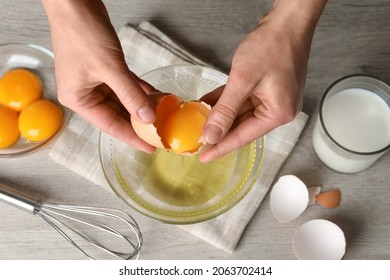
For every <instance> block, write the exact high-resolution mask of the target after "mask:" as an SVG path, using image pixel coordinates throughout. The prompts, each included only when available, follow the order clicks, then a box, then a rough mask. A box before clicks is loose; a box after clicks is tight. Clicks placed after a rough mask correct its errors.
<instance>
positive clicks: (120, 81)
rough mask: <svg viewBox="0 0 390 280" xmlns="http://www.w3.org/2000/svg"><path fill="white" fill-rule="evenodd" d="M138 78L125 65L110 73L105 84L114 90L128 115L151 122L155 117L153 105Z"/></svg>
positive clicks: (141, 120) (144, 121)
mask: <svg viewBox="0 0 390 280" xmlns="http://www.w3.org/2000/svg"><path fill="white" fill-rule="evenodd" d="M112 72H114V71H112ZM138 80H139V79H138V78H137V76H136V75H135V74H133V73H132V72H131V71H130V70H128V68H127V67H126V68H125V69H123V70H122V71H116V72H115V73H112V74H111V77H109V79H107V85H108V86H109V87H110V88H111V89H112V90H113V91H114V92H115V94H116V95H117V96H118V98H119V100H120V102H121V103H122V104H123V106H124V107H125V108H126V110H127V111H128V112H129V113H130V115H133V116H135V117H136V118H137V119H138V120H139V121H140V122H143V123H151V122H153V121H154V120H155V118H156V110H155V105H154V103H153V102H152V101H151V100H150V99H149V98H148V95H147V93H146V92H145V90H144V89H143V87H142V86H141V85H140V84H139V83H138Z"/></svg>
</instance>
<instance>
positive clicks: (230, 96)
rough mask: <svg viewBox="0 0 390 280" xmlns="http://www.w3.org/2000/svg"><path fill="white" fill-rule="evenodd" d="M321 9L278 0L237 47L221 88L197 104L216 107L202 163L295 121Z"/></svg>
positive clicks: (306, 0)
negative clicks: (201, 103) (224, 84)
mask: <svg viewBox="0 0 390 280" xmlns="http://www.w3.org/2000/svg"><path fill="white" fill-rule="evenodd" d="M313 2H314V4H313ZM320 3H322V4H320ZM325 4H326V1H325V0H321V1H312V0H299V1H290V0H279V1H277V2H275V4H274V7H273V9H272V10H271V12H270V13H269V14H268V15H266V16H265V17H264V18H262V19H261V21H260V23H259V25H258V26H257V27H256V28H255V29H254V30H253V31H252V32H251V33H249V34H248V35H247V36H246V38H245V39H244V40H243V42H242V43H241V44H240V45H239V46H238V48H237V50H236V52H235V54H234V56H233V61H232V67H231V71H230V73H229V78H228V82H227V84H226V86H223V87H220V88H218V89H216V90H214V91H213V92H211V93H209V94H207V95H205V96H204V97H203V98H202V100H203V101H205V102H207V103H210V104H212V105H215V106H214V107H213V109H212V110H211V113H210V115H209V117H208V119H207V120H206V124H205V127H204V132H203V140H204V141H205V142H206V143H207V144H210V145H211V147H210V148H209V149H205V151H204V152H202V153H201V155H200V159H201V161H203V162H209V161H212V160H214V159H216V158H218V157H221V156H223V155H225V154H227V153H229V152H231V151H233V150H235V149H238V148H240V147H242V146H245V145H247V144H249V143H251V142H252V141H254V140H256V139H258V138H259V137H261V136H263V135H265V134H266V133H268V132H270V131H271V130H273V129H274V128H276V127H278V126H280V125H282V124H285V123H288V122H290V121H291V120H293V119H294V117H295V116H296V114H297V113H298V112H299V111H300V110H301V108H302V99H303V98H302V97H303V91H304V85H305V78H306V72H307V64H308V59H309V55H310V46H311V41H312V36H313V34H314V30H315V26H316V24H317V21H318V19H319V17H320V15H321V13H322V10H323V8H324V6H325ZM316 5H318V6H316Z"/></svg>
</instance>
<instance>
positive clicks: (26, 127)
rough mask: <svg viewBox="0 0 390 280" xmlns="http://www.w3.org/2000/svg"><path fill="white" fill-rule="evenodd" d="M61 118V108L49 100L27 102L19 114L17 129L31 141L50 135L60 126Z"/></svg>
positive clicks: (45, 138) (37, 140)
mask: <svg viewBox="0 0 390 280" xmlns="http://www.w3.org/2000/svg"><path fill="white" fill-rule="evenodd" d="M62 118H63V112H62V110H61V108H60V107H59V106H57V105H55V104H54V103H52V102H51V101H49V100H46V99H40V100H38V101H35V102H33V103H31V104H29V105H28V106H27V107H26V108H24V109H23V111H22V112H21V113H20V116H19V130H20V133H21V134H22V135H23V137H24V138H26V139H27V140H30V141H32V142H39V141H44V140H47V139H49V138H50V137H52V136H53V135H54V134H55V133H56V132H57V131H58V129H59V128H60V126H61V123H62Z"/></svg>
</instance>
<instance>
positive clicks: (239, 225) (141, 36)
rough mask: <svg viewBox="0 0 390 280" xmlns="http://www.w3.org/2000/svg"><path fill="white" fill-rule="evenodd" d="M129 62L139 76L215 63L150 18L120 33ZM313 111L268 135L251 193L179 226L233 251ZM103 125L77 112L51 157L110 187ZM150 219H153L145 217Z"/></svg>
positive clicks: (53, 149) (123, 29)
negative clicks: (221, 210)
mask: <svg viewBox="0 0 390 280" xmlns="http://www.w3.org/2000/svg"><path fill="white" fill-rule="evenodd" d="M119 39H120V41H121V44H122V47H123V51H124V54H125V58H126V63H127V64H128V66H129V68H130V69H131V70H132V71H133V72H134V73H135V74H137V75H141V74H144V73H146V72H149V71H151V70H153V69H156V68H159V67H163V66H168V65H174V64H181V65H182V64H197V65H203V66H208V67H212V66H211V65H209V64H207V63H205V62H203V61H201V60H200V59H199V58H197V57H195V56H194V55H192V54H191V53H189V52H188V51H187V50H185V49H184V48H183V47H181V46H180V45H179V44H177V43H176V42H174V41H172V40H171V39H170V38H169V37H167V36H166V35H165V34H164V33H162V32H161V31H160V30H158V29H157V28H156V27H154V26H153V25H152V24H150V23H149V22H142V23H140V24H139V25H138V26H136V27H133V26H125V27H123V28H122V29H121V30H120V32H119ZM307 119H308V116H307V115H306V114H305V113H303V112H301V113H299V114H298V115H297V117H296V118H295V119H294V120H293V121H292V122H290V123H289V124H286V125H283V126H281V127H278V128H276V129H275V130H273V131H272V132H271V133H269V134H268V135H267V136H266V145H265V146H266V150H265V159H264V164H263V169H262V171H261V174H260V177H259V179H258V181H257V182H256V183H255V185H254V186H253V187H252V189H251V191H250V193H249V194H248V195H247V196H246V197H245V198H244V199H243V200H242V201H240V202H239V203H238V204H237V205H236V206H235V207H233V208H232V209H231V210H229V211H228V212H226V213H224V214H223V215H220V216H219V217H216V218H214V219H212V220H209V221H206V222H202V223H197V224H192V225H184V226H180V227H181V228H183V229H185V230H186V231H188V232H190V233H191V234H194V235H195V236H198V237H199V238H202V239H204V240H206V241H207V242H209V243H211V244H213V245H214V246H216V247H218V248H220V249H222V250H224V251H226V252H229V253H232V252H233V251H234V249H235V247H236V246H237V243H238V241H239V240H240V238H241V235H242V233H243V231H244V230H245V227H246V226H247V224H248V223H249V222H250V220H251V218H252V216H253V214H254V213H255V211H256V210H257V208H258V207H259V205H260V203H261V201H262V200H263V198H264V197H265V195H266V194H267V192H268V190H269V188H270V186H271V184H272V182H273V181H274V179H275V176H276V175H277V173H278V172H279V169H280V168H281V166H282V165H283V163H284V161H285V160H286V158H287V157H288V156H289V154H290V152H291V151H292V149H293V148H294V146H295V144H296V142H297V141H298V138H299V135H300V134H301V132H302V129H303V128H304V126H305V124H306V121H307ZM98 142H99V130H98V129H97V128H96V127H94V126H93V125H91V124H89V123H88V122H86V121H85V120H84V119H82V118H81V117H80V116H78V115H77V114H73V116H72V118H71V120H70V121H69V124H68V126H67V127H66V128H65V129H64V130H63V131H62V133H61V134H60V135H59V136H58V138H57V139H56V141H55V143H54V144H53V147H52V149H51V151H50V157H51V158H52V159H53V160H54V161H56V162H58V163H60V164H62V165H63V166H65V167H67V168H69V169H71V170H72V171H74V172H75V173H77V174H79V175H81V176H83V177H85V178H87V179H89V180H90V181H92V182H94V183H95V184H97V185H100V186H103V187H105V188H106V189H107V190H110V187H109V185H108V183H107V181H106V179H105V177H104V174H103V171H102V168H101V166H100V161H99V147H98V145H99V143H98ZM145 219H148V218H147V217H145Z"/></svg>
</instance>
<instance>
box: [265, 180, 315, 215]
mask: <svg viewBox="0 0 390 280" xmlns="http://www.w3.org/2000/svg"><path fill="white" fill-rule="evenodd" d="M308 203H309V192H308V190H307V187H306V185H305V184H304V183H303V182H302V181H301V180H300V179H299V178H298V177H297V176H294V175H285V176H281V177H280V178H279V180H278V181H277V182H276V183H275V185H274V186H273V188H272V190H271V194H270V207H271V210H272V213H273V214H274V216H275V218H276V219H278V220H279V221H280V222H289V221H291V220H294V219H295V218H297V217H298V216H299V215H301V214H302V213H303V211H305V209H306V208H307V206H308Z"/></svg>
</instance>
